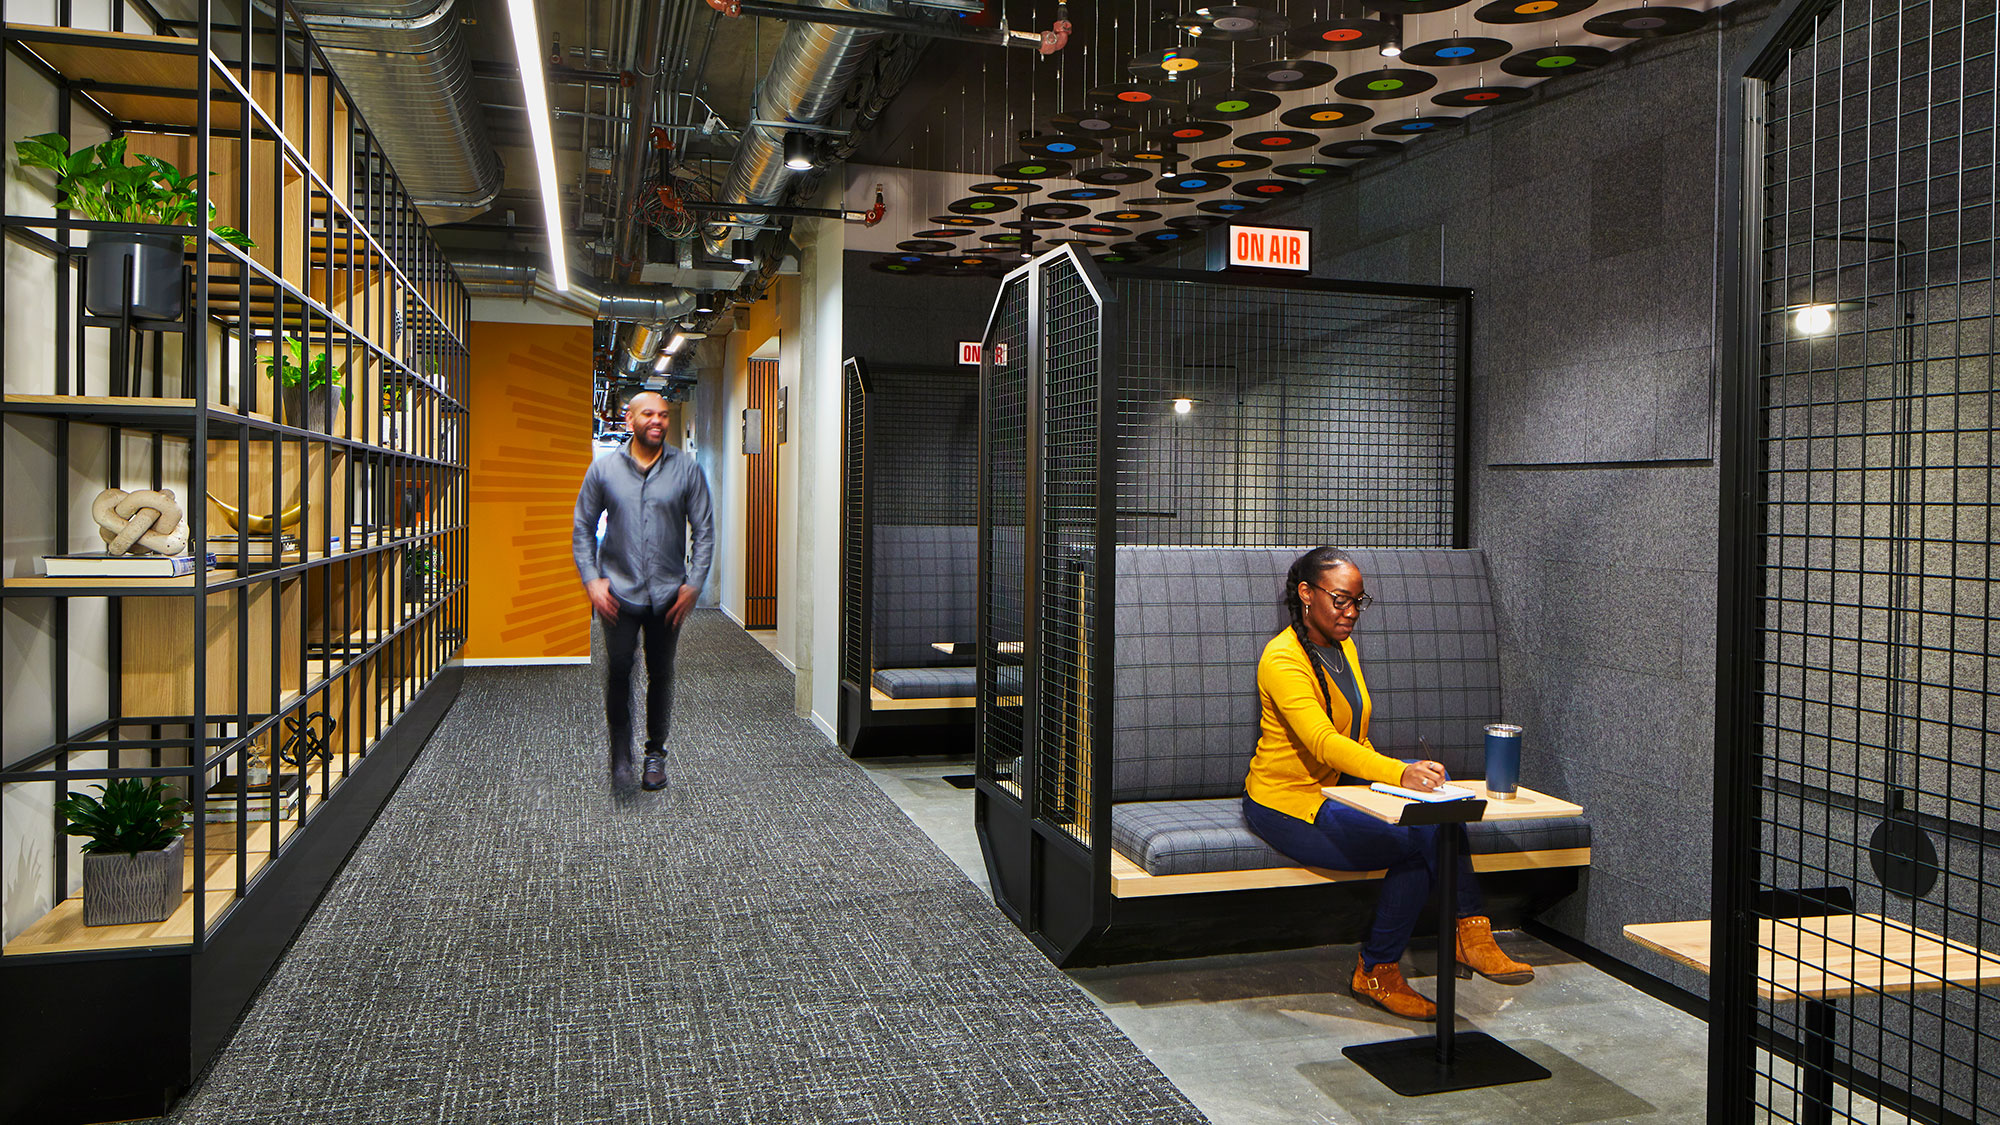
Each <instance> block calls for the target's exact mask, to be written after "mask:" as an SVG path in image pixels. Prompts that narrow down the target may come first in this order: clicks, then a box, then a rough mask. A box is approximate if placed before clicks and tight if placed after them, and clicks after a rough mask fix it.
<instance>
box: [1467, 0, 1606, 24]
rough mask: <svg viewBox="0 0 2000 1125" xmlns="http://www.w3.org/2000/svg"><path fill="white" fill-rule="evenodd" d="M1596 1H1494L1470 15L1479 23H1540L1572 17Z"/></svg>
mask: <svg viewBox="0 0 2000 1125" xmlns="http://www.w3.org/2000/svg"><path fill="white" fill-rule="evenodd" d="M1596 2H1597V0H1494V2H1493V3H1491V4H1488V5H1486V6H1485V7H1484V8H1481V9H1479V10H1478V11H1476V12H1474V13H1472V18H1473V19H1476V20H1478V21H1479V22H1480V23H1540V22H1542V21H1543V20H1555V19H1561V18H1562V17H1564V16H1573V15H1575V14H1576V13H1578V12H1581V11H1583V10H1584V9H1585V8H1588V7H1590V6H1591V5H1592V4H1594V3H1596Z"/></svg>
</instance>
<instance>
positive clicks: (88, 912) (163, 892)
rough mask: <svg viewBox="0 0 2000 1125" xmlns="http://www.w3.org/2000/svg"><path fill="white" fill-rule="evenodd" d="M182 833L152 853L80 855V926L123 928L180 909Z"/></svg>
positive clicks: (183, 881) (184, 874)
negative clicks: (81, 877) (81, 869)
mask: <svg viewBox="0 0 2000 1125" xmlns="http://www.w3.org/2000/svg"><path fill="white" fill-rule="evenodd" d="M186 843H187V837H185V836H183V837H181V838H180V839H177V840H175V841H174V842H173V843H172V844H169V845H167V846H166V847H164V848H162V849H160V850H159V851H156V852H140V853H139V854H138V855H126V854H125V853H124V852H112V853H110V854H107V855H91V854H86V855H85V856H84V857H83V924H84V925H86V926H125V925H131V924H133V923H136V922H159V921H163V920H165V919H166V917H167V916H168V915H170V914H172V913H173V912H174V911H176V910H178V909H180V905H181V892H182V890H183V889H184V888H185V886H186V884H187V872H186V870H185V869H184V868H183V866H182V864H181V855H182V852H183V851H184V850H185V847H186Z"/></svg>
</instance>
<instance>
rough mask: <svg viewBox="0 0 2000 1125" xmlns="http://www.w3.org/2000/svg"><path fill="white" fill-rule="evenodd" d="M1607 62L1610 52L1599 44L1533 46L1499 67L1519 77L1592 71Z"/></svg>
mask: <svg viewBox="0 0 2000 1125" xmlns="http://www.w3.org/2000/svg"><path fill="white" fill-rule="evenodd" d="M1610 61H1611V52H1610V51H1607V50H1605V49H1604V48H1602V47H1537V48H1535V49H1534V50H1532V51H1522V52H1521V53H1520V54H1518V55H1515V56H1513V57H1512V58H1509V59H1508V60H1507V61H1506V62H1503V63H1501V64H1500V69H1501V70H1504V71H1506V72H1507V73H1509V74H1518V75H1520V76H1521V77H1523V78H1548V77H1550V76H1551V75H1556V74H1577V73H1580V72H1582V71H1586V70H1596V69H1597V68H1598V67H1600V66H1603V65H1604V64H1605V63H1608V62H1610Z"/></svg>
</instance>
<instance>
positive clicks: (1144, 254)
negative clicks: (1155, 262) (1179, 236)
mask: <svg viewBox="0 0 2000 1125" xmlns="http://www.w3.org/2000/svg"><path fill="white" fill-rule="evenodd" d="M1163 249H1165V247H1162V246H1155V245H1153V244H1152V243H1150V242H1140V241H1137V240H1136V239H1135V240H1133V241H1131V242H1114V243H1112V244H1111V252H1112V253H1114V254H1123V255H1125V256H1126V257H1127V258H1150V257H1152V256H1153V255H1155V254H1157V253H1159V252H1160V251H1161V250H1163Z"/></svg>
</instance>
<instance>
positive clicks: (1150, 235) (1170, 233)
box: [1139, 227, 1194, 250]
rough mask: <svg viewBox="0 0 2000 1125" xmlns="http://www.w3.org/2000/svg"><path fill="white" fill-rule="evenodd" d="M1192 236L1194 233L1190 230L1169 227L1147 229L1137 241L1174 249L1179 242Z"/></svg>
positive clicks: (1178, 245) (1177, 246)
mask: <svg viewBox="0 0 2000 1125" xmlns="http://www.w3.org/2000/svg"><path fill="white" fill-rule="evenodd" d="M1193 237H1194V234H1193V232H1191V231H1184V230H1175V229H1173V228H1171V227H1169V228H1167V229H1166V230H1149V231H1147V232H1146V233H1145V234H1142V235H1140V236H1139V241H1141V242H1150V243H1152V244H1153V245H1155V246H1160V247H1164V248H1166V249H1168V250H1174V249H1178V248H1179V247H1180V245H1181V243H1184V242H1187V241H1188V240H1190V239H1192V238H1193Z"/></svg>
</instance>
